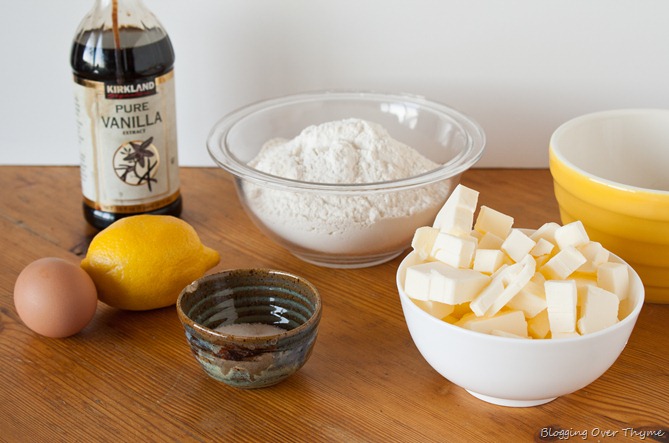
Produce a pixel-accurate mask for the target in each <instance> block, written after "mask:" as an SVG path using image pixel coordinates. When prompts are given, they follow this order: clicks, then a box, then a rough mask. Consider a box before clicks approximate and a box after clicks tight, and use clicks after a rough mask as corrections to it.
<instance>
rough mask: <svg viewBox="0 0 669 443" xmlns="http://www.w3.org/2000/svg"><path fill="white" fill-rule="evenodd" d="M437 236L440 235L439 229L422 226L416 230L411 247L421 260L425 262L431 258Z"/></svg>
mask: <svg viewBox="0 0 669 443" xmlns="http://www.w3.org/2000/svg"><path fill="white" fill-rule="evenodd" d="M437 235H439V229H437V228H431V227H429V226H422V227H420V228H418V229H416V232H415V233H414V235H413V239H412V240H411V247H412V248H413V250H414V251H416V253H417V254H418V256H419V257H420V259H421V260H423V261H425V260H427V259H428V257H429V256H430V252H432V247H433V246H434V241H435V240H436V238H437Z"/></svg>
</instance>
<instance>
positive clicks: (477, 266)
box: [473, 248, 504, 274]
mask: <svg viewBox="0 0 669 443" xmlns="http://www.w3.org/2000/svg"><path fill="white" fill-rule="evenodd" d="M503 264H504V252H502V251H501V250H499V249H480V248H479V249H477V250H476V252H475V253H474V265H473V269H474V270H475V271H479V272H482V273H484V274H493V273H494V272H495V271H497V270H498V269H499V268H500V267H501V266H502V265H503Z"/></svg>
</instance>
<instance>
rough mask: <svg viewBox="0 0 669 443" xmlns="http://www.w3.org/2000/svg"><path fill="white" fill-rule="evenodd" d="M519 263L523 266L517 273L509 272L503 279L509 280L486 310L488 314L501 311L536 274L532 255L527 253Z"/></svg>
mask: <svg viewBox="0 0 669 443" xmlns="http://www.w3.org/2000/svg"><path fill="white" fill-rule="evenodd" d="M518 264H520V265H522V266H521V268H520V270H519V271H518V272H517V273H513V274H511V273H507V274H505V275H504V276H503V279H504V280H505V281H507V283H506V286H505V287H504V291H502V293H501V294H499V295H498V296H497V298H495V300H493V302H492V304H491V305H490V308H488V310H487V311H486V315H495V314H496V313H497V312H499V311H500V310H501V309H502V308H503V307H504V306H506V304H507V303H508V302H509V301H510V300H511V299H512V298H513V297H515V296H516V295H517V294H518V293H519V292H520V290H521V289H523V287H525V285H527V283H529V281H530V279H531V278H532V276H534V271H535V263H534V259H533V258H532V256H530V255H526V256H525V258H524V259H523V260H522V261H521V262H520V263H518ZM472 303H473V302H472Z"/></svg>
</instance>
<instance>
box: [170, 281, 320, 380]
mask: <svg viewBox="0 0 669 443" xmlns="http://www.w3.org/2000/svg"><path fill="white" fill-rule="evenodd" d="M321 310H322V308H321V299H320V295H319V293H318V291H317V290H316V288H315V287H314V286H313V285H312V284H311V283H309V282H308V281H306V280H305V279H303V278H301V277H298V276H296V275H292V274H289V273H286V272H281V271H275V270H270V269H234V270H228V271H223V272H219V273H216V274H211V275H208V276H205V277H202V278H201V279H199V280H196V281H195V282H193V283H192V284H190V285H189V286H187V287H186V288H184V290H183V291H182V292H181V294H180V295H179V298H178V300H177V312H178V315H179V320H180V321H181V323H182V325H183V327H184V330H185V333H186V339H187V341H188V343H189V345H190V348H191V351H192V353H193V355H194V356H195V358H196V360H197V361H198V362H199V363H200V365H201V366H202V368H203V369H204V371H205V372H206V373H207V374H208V375H209V376H211V377H212V378H214V379H216V380H218V381H222V382H224V383H226V384H228V385H230V386H234V387H237V388H262V387H266V386H271V385H274V384H276V383H279V382H280V381H282V380H284V379H286V378H288V377H289V376H291V375H292V374H294V373H295V372H296V371H297V370H298V369H300V368H301V367H302V366H303V365H304V364H305V363H306V361H307V359H308V358H309V356H310V355H311V351H312V349H313V346H314V343H315V342H316V337H317V334H318V324H319V321H320V318H321ZM230 325H236V326H233V328H238V329H237V330H233V331H232V332H230V330H229V329H228V331H219V330H217V328H219V327H223V328H230V327H231V326H230ZM238 325H241V326H238ZM267 325H269V326H267ZM258 327H263V328H268V327H269V328H272V329H274V328H280V329H278V330H277V332H275V331H270V332H269V333H265V331H261V333H263V335H256V334H257V332H258V331H252V330H249V329H248V328H255V329H257V328H258ZM239 328H242V329H241V331H242V332H241V333H240V332H238V331H239Z"/></svg>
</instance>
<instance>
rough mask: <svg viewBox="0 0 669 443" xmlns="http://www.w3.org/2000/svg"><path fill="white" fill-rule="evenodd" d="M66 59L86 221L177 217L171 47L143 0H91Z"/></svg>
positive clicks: (100, 225)
mask: <svg viewBox="0 0 669 443" xmlns="http://www.w3.org/2000/svg"><path fill="white" fill-rule="evenodd" d="M70 62H71V66H72V70H73V73H74V96H75V113H76V118H77V129H78V139H79V146H80V169H81V187H82V194H83V210H84V217H85V218H86V220H87V221H88V222H89V223H90V224H91V225H93V226H94V227H96V228H98V229H104V228H105V227H107V226H109V225H110V224H111V223H113V222H114V221H116V220H118V219H120V218H122V217H126V216H129V215H136V214H143V213H150V214H168V215H174V216H179V215H180V214H181V208H182V198H181V194H180V185H179V162H178V152H177V131H176V110H175V94H174V70H173V67H174V50H173V48H172V43H171V41H170V38H169V36H168V35H167V33H166V32H165V30H164V28H163V26H162V25H161V24H160V22H159V21H158V19H157V18H156V17H155V16H154V15H153V13H152V12H151V11H149V10H148V9H147V8H146V7H145V6H144V4H143V3H142V1H141V0H95V5H94V7H93V9H91V11H90V12H89V13H88V14H87V15H86V16H85V17H84V19H83V20H82V22H81V24H80V25H79V28H78V30H77V32H76V35H75V38H74V43H73V45H72V51H71V55H70Z"/></svg>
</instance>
